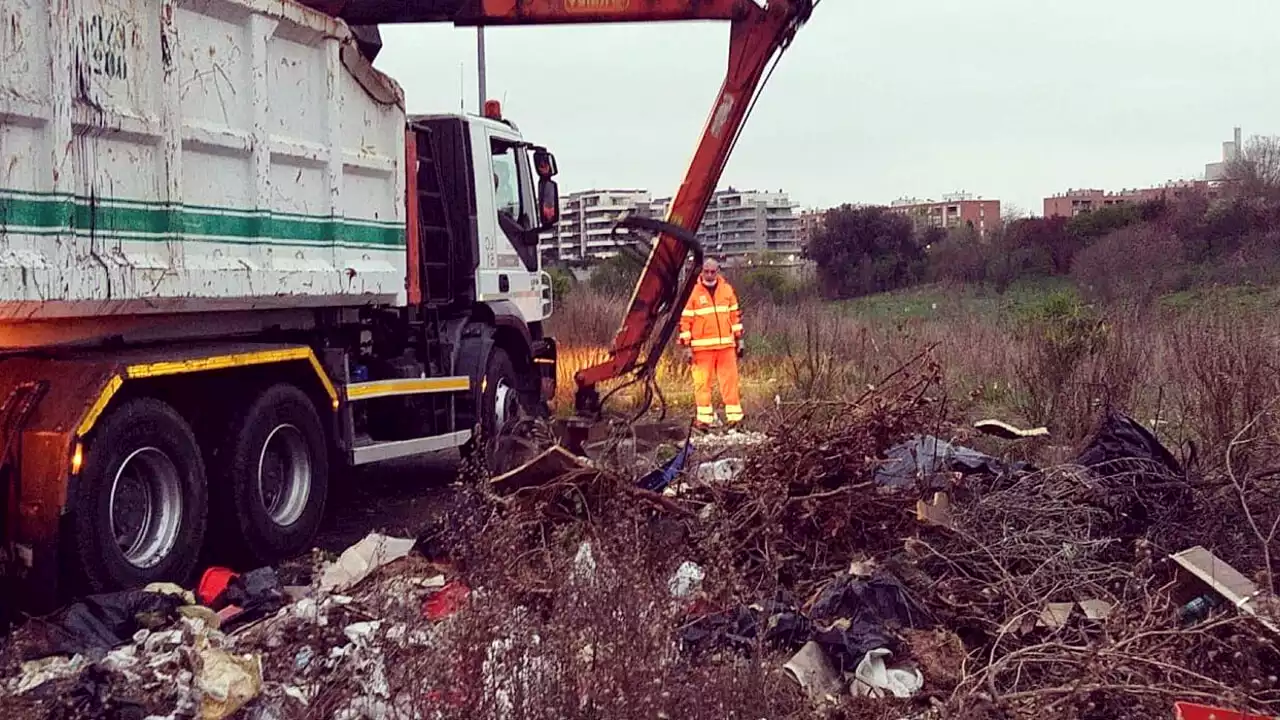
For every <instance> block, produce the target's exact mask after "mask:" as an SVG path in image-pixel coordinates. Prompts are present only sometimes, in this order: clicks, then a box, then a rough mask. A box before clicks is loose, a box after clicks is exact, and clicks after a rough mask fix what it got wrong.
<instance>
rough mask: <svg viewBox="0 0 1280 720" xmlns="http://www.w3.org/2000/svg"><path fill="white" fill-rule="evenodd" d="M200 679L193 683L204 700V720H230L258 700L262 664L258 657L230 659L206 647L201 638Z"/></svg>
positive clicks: (199, 649)
mask: <svg viewBox="0 0 1280 720" xmlns="http://www.w3.org/2000/svg"><path fill="white" fill-rule="evenodd" d="M197 652H199V654H200V675H199V676H198V678H197V680H196V684H197V686H198V687H199V688H200V692H201V693H203V695H204V700H203V702H202V704H201V707H200V716H201V718H203V720H222V718H225V717H229V716H230V715H232V714H234V713H235V712H236V711H237V710H239V709H240V708H241V707H243V706H244V704H245V703H247V702H249V701H250V700H252V699H253V698H254V697H256V696H257V694H258V692H259V691H260V690H261V689H262V661H261V660H260V659H259V658H258V656H257V655H233V654H231V653H228V652H226V651H225V650H220V649H217V648H214V647H211V646H209V645H208V640H207V639H204V638H201V641H200V642H199V644H198V645H197Z"/></svg>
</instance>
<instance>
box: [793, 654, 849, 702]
mask: <svg viewBox="0 0 1280 720" xmlns="http://www.w3.org/2000/svg"><path fill="white" fill-rule="evenodd" d="M782 667H783V669H785V670H786V671H787V672H788V673H790V675H791V677H792V678H793V679H794V680H795V681H796V682H797V683H799V685H800V687H801V689H803V690H804V691H805V694H806V695H808V696H809V699H810V700H813V701H815V702H816V701H819V700H827V699H834V698H835V696H837V695H839V694H840V693H841V691H842V690H843V689H844V682H843V681H842V680H841V679H840V674H839V673H837V672H836V669H835V668H834V667H832V665H831V660H830V659H829V658H828V657H827V654H826V653H824V652H823V651H822V646H821V645H819V644H818V643H816V642H813V641H812V640H810V641H809V642H807V643H805V644H804V647H802V648H800V652H797V653H796V654H795V655H794V656H792V658H791V659H790V660H788V661H787V664H786V665H783V666H782Z"/></svg>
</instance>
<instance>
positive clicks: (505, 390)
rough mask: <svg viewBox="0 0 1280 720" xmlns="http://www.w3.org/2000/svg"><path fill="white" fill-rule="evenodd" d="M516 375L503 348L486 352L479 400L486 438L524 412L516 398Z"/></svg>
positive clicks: (517, 394)
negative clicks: (486, 363)
mask: <svg viewBox="0 0 1280 720" xmlns="http://www.w3.org/2000/svg"><path fill="white" fill-rule="evenodd" d="M519 378H520V376H519V375H517V374H516V366H515V365H514V364H512V362H511V357H510V356H509V355H507V351H506V350H503V349H502V348H500V347H496V346H495V347H494V348H493V351H492V352H490V353H489V365H488V367H486V368H485V373H484V379H485V387H484V393H483V394H482V400H481V402H482V403H483V405H482V406H481V417H482V418H483V422H484V424H485V426H484V427H485V433H486V434H487V435H488V437H490V438H494V437H496V436H497V435H498V433H500V432H501V431H502V428H503V426H504V425H506V424H507V423H509V422H511V421H512V420H518V419H519V418H520V417H521V415H522V413H523V412H524V408H523V404H522V403H521V401H520V390H519V388H520V385H519Z"/></svg>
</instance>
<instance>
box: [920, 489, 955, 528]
mask: <svg viewBox="0 0 1280 720" xmlns="http://www.w3.org/2000/svg"><path fill="white" fill-rule="evenodd" d="M916 519H917V520H919V521H920V522H925V523H929V524H930V525H938V526H940V527H945V528H949V527H951V496H949V495H947V494H946V493H945V492H935V493H934V494H933V502H932V503H927V502H925V501H924V500H917V501H916Z"/></svg>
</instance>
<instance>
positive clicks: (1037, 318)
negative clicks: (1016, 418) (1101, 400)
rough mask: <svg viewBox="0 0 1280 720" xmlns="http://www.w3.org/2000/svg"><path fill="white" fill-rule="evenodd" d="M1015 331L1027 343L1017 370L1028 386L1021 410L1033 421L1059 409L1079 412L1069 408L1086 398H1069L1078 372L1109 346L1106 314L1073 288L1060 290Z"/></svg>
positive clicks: (1046, 418) (1026, 314)
mask: <svg viewBox="0 0 1280 720" xmlns="http://www.w3.org/2000/svg"><path fill="white" fill-rule="evenodd" d="M1015 336H1016V337H1017V338H1018V340H1020V341H1021V342H1023V343H1025V345H1026V356H1025V357H1024V358H1023V359H1022V360H1021V361H1020V362H1019V363H1018V367H1017V371H1016V372H1017V376H1018V380H1019V382H1020V383H1021V384H1022V390H1023V393H1022V400H1021V402H1020V403H1019V405H1020V406H1021V407H1020V408H1019V409H1020V410H1021V411H1022V412H1023V413H1024V414H1025V415H1026V417H1027V419H1029V420H1030V421H1031V422H1033V423H1045V424H1047V423H1050V422H1052V421H1055V420H1057V418H1058V415H1059V413H1061V414H1062V415H1063V416H1064V417H1078V416H1079V415H1080V413H1079V412H1066V406H1067V405H1069V404H1070V402H1071V401H1073V400H1075V401H1079V400H1080V399H1081V398H1079V397H1075V398H1072V397H1069V390H1070V389H1071V386H1072V380H1073V379H1074V378H1075V377H1076V374H1077V372H1078V371H1079V370H1080V369H1081V368H1082V367H1083V366H1084V364H1085V363H1086V362H1087V361H1089V360H1091V359H1092V358H1094V357H1095V356H1097V355H1099V354H1100V353H1101V352H1102V350H1103V349H1104V348H1105V347H1106V341H1107V327H1106V325H1105V324H1104V323H1103V322H1102V318H1101V317H1100V316H1099V315H1098V313H1097V312H1096V311H1095V310H1094V308H1093V307H1092V306H1089V305H1086V304H1084V303H1083V302H1081V301H1080V299H1079V298H1077V297H1076V296H1075V295H1074V294H1073V293H1070V292H1062V291H1059V292H1056V293H1053V294H1051V295H1049V296H1047V297H1045V299H1044V300H1043V301H1041V303H1039V304H1038V305H1035V306H1032V307H1031V308H1030V309H1028V310H1027V311H1025V312H1024V314H1023V316H1022V317H1021V318H1020V320H1019V321H1018V323H1017V326H1016V329H1015ZM1085 401H1086V403H1087V402H1088V398H1085Z"/></svg>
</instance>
